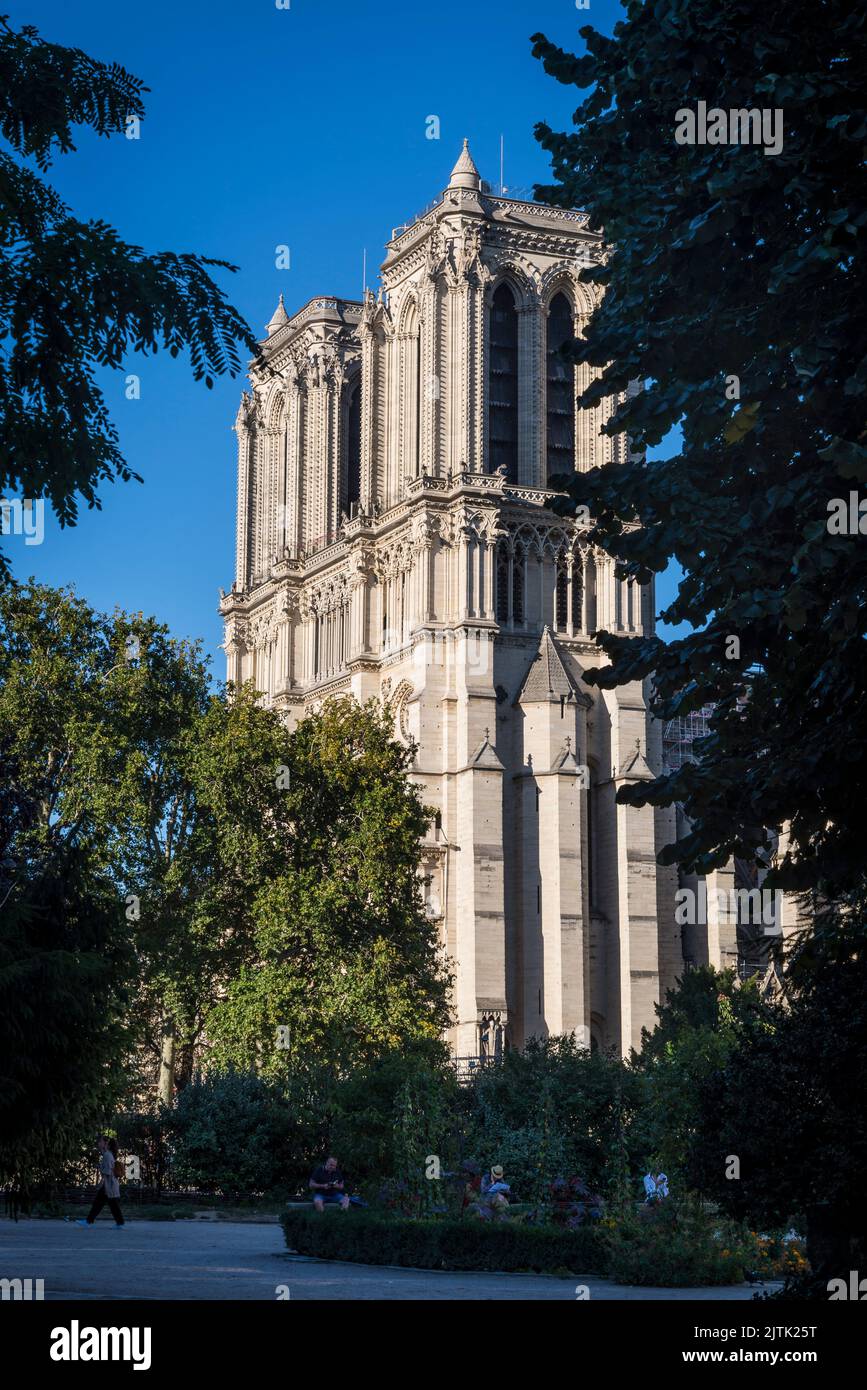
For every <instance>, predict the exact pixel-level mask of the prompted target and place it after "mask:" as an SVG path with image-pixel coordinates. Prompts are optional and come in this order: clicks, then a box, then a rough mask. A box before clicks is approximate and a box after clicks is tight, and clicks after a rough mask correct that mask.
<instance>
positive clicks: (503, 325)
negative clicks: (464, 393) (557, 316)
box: [488, 282, 518, 482]
mask: <svg viewBox="0 0 867 1390" xmlns="http://www.w3.org/2000/svg"><path fill="white" fill-rule="evenodd" d="M488 465H489V469H490V471H491V472H492V473H493V472H495V471H496V470H497V469H498V468H502V467H503V466H505V467H506V469H507V470H508V477H509V480H510V482H517V480H518V311H517V309H516V308H515V298H514V295H513V294H512V291H511V289H510V288H509V286H508V285H507V284H506V283H505V282H504V283H503V284H502V285H500V286H499V288H498V289H497V290H496V291H495V293H494V297H493V300H492V302H491V340H490V362H489V368H488Z"/></svg>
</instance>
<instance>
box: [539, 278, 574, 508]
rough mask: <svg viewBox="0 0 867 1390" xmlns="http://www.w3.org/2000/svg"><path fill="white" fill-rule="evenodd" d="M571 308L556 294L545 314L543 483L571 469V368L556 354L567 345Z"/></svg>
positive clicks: (567, 302) (572, 460)
mask: <svg viewBox="0 0 867 1390" xmlns="http://www.w3.org/2000/svg"><path fill="white" fill-rule="evenodd" d="M574 336H575V333H574V329H573V326H572V305H571V304H570V303H569V300H568V299H567V298H566V296H565V294H557V295H555V296H554V298H553V300H552V301H551V307H550V309H549V311H548V340H547V344H546V352H545V377H546V388H547V389H546V401H547V405H546V420H545V423H546V431H547V434H546V443H547V481H548V482H549V483H550V482H551V480H552V478H555V477H556V476H557V475H558V474H562V473H571V472H573V470H574V468H575V368H574V367H573V365H572V363H571V362H568V361H567V360H566V359H565V358H564V357H563V356H562V355H561V352H560V349H561V348H562V347H563V345H564V343H568V342H571V341H572V339H573V338H574Z"/></svg>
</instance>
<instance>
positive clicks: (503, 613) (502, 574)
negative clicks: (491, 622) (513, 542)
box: [497, 545, 509, 623]
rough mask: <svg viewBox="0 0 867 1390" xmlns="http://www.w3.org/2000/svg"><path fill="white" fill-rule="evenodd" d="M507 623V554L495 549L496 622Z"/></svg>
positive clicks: (501, 548)
mask: <svg viewBox="0 0 867 1390" xmlns="http://www.w3.org/2000/svg"><path fill="white" fill-rule="evenodd" d="M508 621H509V552H508V551H507V550H506V547H505V546H504V545H500V546H498V547H497V622H498V623H507V622H508Z"/></svg>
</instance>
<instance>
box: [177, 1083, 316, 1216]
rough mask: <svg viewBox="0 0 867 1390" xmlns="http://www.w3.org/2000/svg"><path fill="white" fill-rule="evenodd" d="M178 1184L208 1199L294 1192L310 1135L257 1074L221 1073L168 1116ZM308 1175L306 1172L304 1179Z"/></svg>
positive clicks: (191, 1089)
mask: <svg viewBox="0 0 867 1390" xmlns="http://www.w3.org/2000/svg"><path fill="white" fill-rule="evenodd" d="M166 1123H167V1128H168V1129H169V1132H170V1137H171V1141H172V1147H173V1150H174V1152H173V1162H172V1178H173V1180H174V1181H176V1182H178V1183H179V1184H181V1185H188V1186H191V1187H197V1188H199V1189H200V1190H201V1191H203V1192H223V1193H225V1194H226V1195H227V1196H236V1195H238V1194H239V1193H253V1192H260V1193H261V1192H269V1191H272V1190H274V1189H275V1188H283V1189H285V1188H286V1187H287V1186H289V1187H294V1184H295V1181H296V1180H297V1178H298V1176H300V1175H299V1174H298V1173H297V1171H296V1170H297V1169H298V1167H299V1162H300V1163H301V1166H302V1168H303V1169H305V1170H306V1169H307V1164H306V1163H305V1162H304V1161H303V1160H304V1157H305V1154H304V1149H305V1147H306V1146H305V1143H304V1140H305V1135H304V1134H303V1133H299V1125H298V1123H297V1122H296V1121H295V1120H294V1119H293V1117H292V1113H291V1112H290V1109H289V1107H288V1106H287V1104H286V1098H285V1096H284V1095H283V1094H282V1092H281V1091H280V1090H279V1089H278V1088H277V1087H276V1086H275V1085H274V1084H272V1083H270V1082H268V1081H265V1080H263V1079H262V1078H261V1077H258V1076H256V1075H255V1074H253V1073H245V1072H234V1071H227V1072H218V1073H214V1074H212V1075H208V1076H206V1077H203V1078H200V1079H197V1080H195V1081H192V1082H191V1083H190V1085H189V1086H187V1087H185V1088H184V1090H183V1091H182V1092H181V1094H180V1096H179V1097H178V1102H177V1106H176V1107H175V1109H174V1111H173V1112H171V1113H170V1114H167V1116H166ZM306 1175H307V1173H306V1171H305V1176H306Z"/></svg>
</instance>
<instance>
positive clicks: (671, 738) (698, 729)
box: [662, 704, 714, 772]
mask: <svg viewBox="0 0 867 1390" xmlns="http://www.w3.org/2000/svg"><path fill="white" fill-rule="evenodd" d="M713 709H714V707H713V705H712V704H707V705H702V707H701V709H697V710H693V711H692V712H691V713H690V714H679V715H677V717H676V718H674V719H669V720H668V721H667V722H666V725H665V728H664V729H663V733H662V762H663V768H664V770H665V772H677V771H678V769H679V768H681V767H683V764H684V763H694V762H696V760H697V756H696V754H695V753H694V752H693V747H692V745H693V743H694V742H695V740H696V739H699V738H704V737H705V735H706V734H707V733H708V732H709V731H710V719H711V715H712V714H713Z"/></svg>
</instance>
